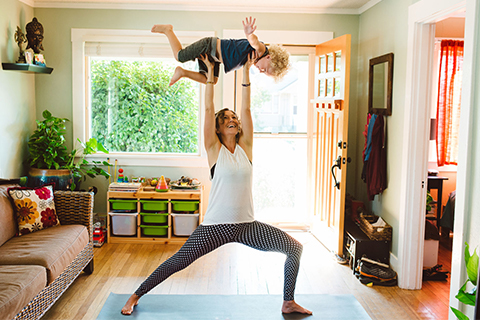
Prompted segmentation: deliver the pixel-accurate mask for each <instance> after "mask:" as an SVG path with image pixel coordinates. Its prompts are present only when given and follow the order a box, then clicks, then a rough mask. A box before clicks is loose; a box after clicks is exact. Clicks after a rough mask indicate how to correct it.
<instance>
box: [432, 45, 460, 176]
mask: <svg viewBox="0 0 480 320" xmlns="http://www.w3.org/2000/svg"><path fill="white" fill-rule="evenodd" d="M462 65H463V41H456V40H442V43H441V49H440V66H439V70H440V74H439V80H438V102H437V164H438V166H439V167H441V166H444V165H446V164H455V165H456V164H457V155H458V132H459V123H460V104H461V99H462V95H461V93H462Z"/></svg>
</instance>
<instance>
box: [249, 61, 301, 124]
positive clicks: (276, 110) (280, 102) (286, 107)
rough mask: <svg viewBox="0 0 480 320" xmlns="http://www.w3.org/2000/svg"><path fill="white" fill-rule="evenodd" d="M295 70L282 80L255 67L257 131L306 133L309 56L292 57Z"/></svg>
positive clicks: (254, 118) (254, 87)
mask: <svg viewBox="0 0 480 320" xmlns="http://www.w3.org/2000/svg"><path fill="white" fill-rule="evenodd" d="M290 62H291V64H292V67H291V69H290V70H289V72H288V73H287V74H286V75H285V77H284V78H283V79H282V81H281V82H278V83H275V81H274V80H273V79H272V78H271V77H267V76H265V75H264V74H261V73H259V72H258V70H257V68H251V69H250V72H251V73H252V74H251V82H252V86H251V88H252V89H251V90H252V98H251V99H252V115H253V121H254V125H255V132H261V133H282V132H283V133H299V132H300V133H306V132H307V111H308V56H294V55H292V56H290Z"/></svg>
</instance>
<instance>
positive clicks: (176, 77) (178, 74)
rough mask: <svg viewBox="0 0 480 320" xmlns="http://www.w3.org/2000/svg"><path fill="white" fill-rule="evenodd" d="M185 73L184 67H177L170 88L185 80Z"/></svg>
mask: <svg viewBox="0 0 480 320" xmlns="http://www.w3.org/2000/svg"><path fill="white" fill-rule="evenodd" d="M184 71H185V70H183V68H182V67H176V68H175V72H174V73H173V76H172V79H171V80H170V84H169V86H173V85H174V84H175V82H177V81H178V80H180V79H181V78H183V76H184Z"/></svg>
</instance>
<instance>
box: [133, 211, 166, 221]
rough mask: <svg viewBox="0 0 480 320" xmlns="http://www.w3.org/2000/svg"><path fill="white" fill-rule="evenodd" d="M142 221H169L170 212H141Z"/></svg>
mask: <svg viewBox="0 0 480 320" xmlns="http://www.w3.org/2000/svg"><path fill="white" fill-rule="evenodd" d="M140 216H142V223H162V224H167V223H168V213H151V212H140Z"/></svg>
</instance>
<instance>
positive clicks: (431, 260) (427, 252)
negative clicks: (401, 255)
mask: <svg viewBox="0 0 480 320" xmlns="http://www.w3.org/2000/svg"><path fill="white" fill-rule="evenodd" d="M424 241H425V242H424V247H423V267H424V268H431V267H434V266H436V265H437V263H438V242H439V241H438V240H424Z"/></svg>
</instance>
